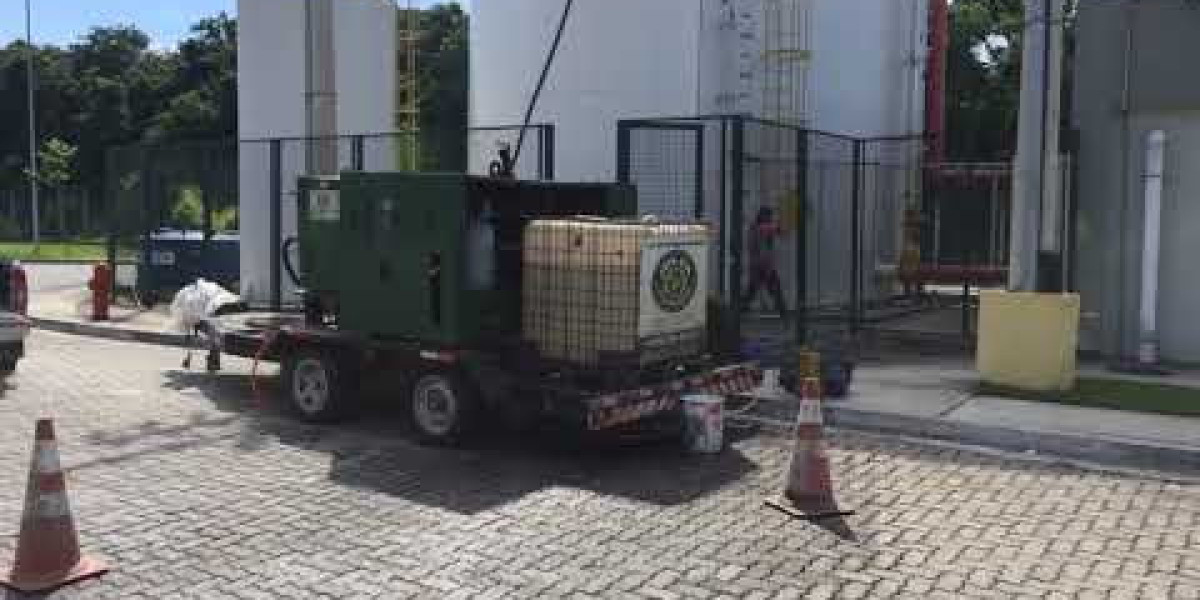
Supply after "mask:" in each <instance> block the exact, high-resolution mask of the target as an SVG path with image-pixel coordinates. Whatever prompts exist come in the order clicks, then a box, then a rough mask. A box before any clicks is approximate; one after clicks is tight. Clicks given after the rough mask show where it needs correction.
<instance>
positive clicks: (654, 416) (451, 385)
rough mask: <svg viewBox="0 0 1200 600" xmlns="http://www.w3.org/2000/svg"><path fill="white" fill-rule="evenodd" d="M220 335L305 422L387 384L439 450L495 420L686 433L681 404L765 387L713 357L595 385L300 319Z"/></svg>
mask: <svg viewBox="0 0 1200 600" xmlns="http://www.w3.org/2000/svg"><path fill="white" fill-rule="evenodd" d="M218 329H219V330H220V331H221V332H222V333H221V334H220V335H221V340H222V347H223V351H224V352H225V353H228V354H231V355H235V356H242V357H246V358H253V359H255V360H256V361H270V362H278V363H279V364H280V367H281V371H280V376H281V379H282V381H281V383H282V385H281V386H280V387H281V390H282V393H283V396H284V397H283V400H284V401H285V402H286V403H287V404H288V405H289V407H290V408H291V409H292V410H293V411H294V412H295V413H296V414H297V415H299V416H300V417H301V418H303V419H305V420H308V421H330V420H335V419H337V418H338V417H342V416H344V415H346V414H347V412H348V411H349V410H350V409H352V407H353V406H354V401H355V397H356V396H357V394H358V393H359V391H360V389H361V384H362V382H363V381H364V380H365V379H370V378H373V377H375V376H384V375H386V376H389V377H391V378H392V379H393V380H394V381H395V382H396V385H398V386H400V389H401V390H402V393H401V394H399V401H400V402H404V403H405V405H406V406H405V407H404V408H405V412H406V413H408V414H409V416H410V417H411V419H412V422H413V424H414V426H415V429H416V431H417V433H418V435H419V436H420V437H421V438H422V440H424V441H426V442H430V443H436V444H454V443H457V442H460V441H462V440H463V439H465V438H466V437H468V436H469V435H470V434H471V433H472V432H473V431H475V430H477V429H478V428H479V427H480V426H481V424H483V423H485V422H491V420H492V419H496V418H498V419H500V420H502V421H503V422H505V423H509V424H513V425H516V426H518V427H520V426H525V425H529V424H532V423H535V422H546V421H549V422H552V423H554V424H556V425H559V426H562V427H566V428H568V429H570V430H574V431H579V432H581V433H597V432H604V431H613V430H619V429H625V428H630V427H636V426H638V425H640V424H642V423H645V422H647V421H650V420H663V419H665V420H667V421H669V422H675V423H680V422H681V416H680V411H681V405H682V398H683V397H684V396H687V395H689V394H717V395H723V396H730V395H736V394H741V393H745V392H748V391H750V390H752V389H755V388H756V387H757V386H758V385H759V384H760V382H761V381H762V372H761V370H760V369H759V368H758V367H757V366H756V365H753V364H748V363H747V364H742V363H734V364H722V363H721V362H720V361H718V360H716V359H715V358H713V357H711V356H701V357H697V358H696V359H693V360H689V361H683V362H678V363H673V364H671V365H669V367H663V368H659V369H653V370H645V371H642V372H638V373H629V372H626V373H624V374H622V375H621V376H618V377H607V378H596V377H592V376H588V375H586V374H583V373H579V372H574V371H573V370H572V369H570V368H569V367H567V366H564V365H556V364H551V363H548V362H546V361H544V360H539V359H537V358H536V357H532V356H522V355H521V354H520V352H519V351H516V350H511V349H491V350H480V349H470V350H468V349H461V348H449V347H440V346H436V345H432V344H428V343H423V342H421V341H418V340H410V339H399V338H395V339H380V338H370V337H366V336H363V335H361V334H356V333H350V332H344V331H339V330H337V329H335V328H331V327H313V326H311V325H306V324H305V319H304V317H303V315H300V314H250V315H235V316H233V317H229V318H226V319H224V320H223V321H222V322H221V324H220V325H219V327H218Z"/></svg>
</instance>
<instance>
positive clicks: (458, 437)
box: [411, 372, 479, 445]
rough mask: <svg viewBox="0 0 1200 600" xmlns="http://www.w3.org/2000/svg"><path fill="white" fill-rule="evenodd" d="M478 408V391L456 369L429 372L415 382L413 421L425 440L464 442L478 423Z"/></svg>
mask: <svg viewBox="0 0 1200 600" xmlns="http://www.w3.org/2000/svg"><path fill="white" fill-rule="evenodd" d="M478 410H479V402H478V398H477V397H476V395H475V394H474V393H473V392H472V391H471V389H470V388H469V387H468V386H467V385H466V384H464V383H463V381H462V378H461V377H459V376H458V375H455V374H453V373H450V372H434V373H429V374H427V375H424V376H423V377H421V378H420V379H418V380H417V383H416V384H415V385H413V390H412V403H411V411H412V421H413V424H414V425H415V426H416V428H417V434H418V435H419V437H420V438H421V441H423V442H425V443H429V444H437V445H455V444H459V443H461V442H462V441H463V439H464V438H465V437H466V434H468V433H470V432H471V430H472V428H473V426H474V425H475V421H476V416H477V415H478Z"/></svg>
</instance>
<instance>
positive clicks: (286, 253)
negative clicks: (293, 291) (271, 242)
mask: <svg viewBox="0 0 1200 600" xmlns="http://www.w3.org/2000/svg"><path fill="white" fill-rule="evenodd" d="M299 242H300V239H299V238H297V237H296V236H290V237H288V239H286V240H284V241H283V248H282V249H281V252H280V255H281V257H282V258H283V268H284V270H285V271H287V274H288V277H290V278H291V279H292V283H294V284H296V287H300V288H302V287H304V284H303V283H302V282H301V281H300V275H299V274H298V273H297V272H296V268H295V266H293V265H292V248H293V247H294V246H295V245H296V244H297V243H299Z"/></svg>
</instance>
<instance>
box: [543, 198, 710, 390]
mask: <svg viewBox="0 0 1200 600" xmlns="http://www.w3.org/2000/svg"><path fill="white" fill-rule="evenodd" d="M710 242H711V234H710V232H709V229H708V227H707V226H705V225H698V224H666V223H653V222H641V221H609V220H604V219H583V218H580V219H554V220H538V221H533V222H532V223H530V224H529V226H528V228H527V229H526V231H525V241H524V259H523V269H524V271H523V276H522V288H523V289H522V307H523V310H522V328H523V332H524V337H525V339H526V340H528V341H530V342H532V343H533V344H534V346H535V347H536V348H537V349H538V351H539V353H540V354H541V355H542V356H543V357H545V358H548V359H551V360H558V361H565V362H568V363H573V364H576V365H581V366H586V367H601V366H605V365H608V364H611V365H615V366H637V365H645V364H651V363H656V362H660V361H665V360H670V359H675V358H684V357H688V356H694V355H695V354H698V353H699V352H701V351H702V350H703V347H704V341H705V340H704V338H705V334H706V327H705V324H706V318H707V293H706V290H707V289H708V284H707V281H706V278H707V277H708V264H707V262H708V255H709V244H710Z"/></svg>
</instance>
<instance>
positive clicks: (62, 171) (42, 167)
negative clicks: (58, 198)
mask: <svg viewBox="0 0 1200 600" xmlns="http://www.w3.org/2000/svg"><path fill="white" fill-rule="evenodd" d="M76 152H78V149H77V148H76V147H75V146H73V145H71V144H69V143H67V142H64V141H62V140H61V139H59V138H50V139H48V140H46V141H45V142H44V143H43V144H42V149H41V150H39V151H38V172H37V179H38V181H39V182H40V183H41V184H43V185H48V186H59V185H63V184H66V183H70V182H71V181H72V180H74V179H75V166H74V162H75V154H76ZM27 173H28V171H27Z"/></svg>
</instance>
